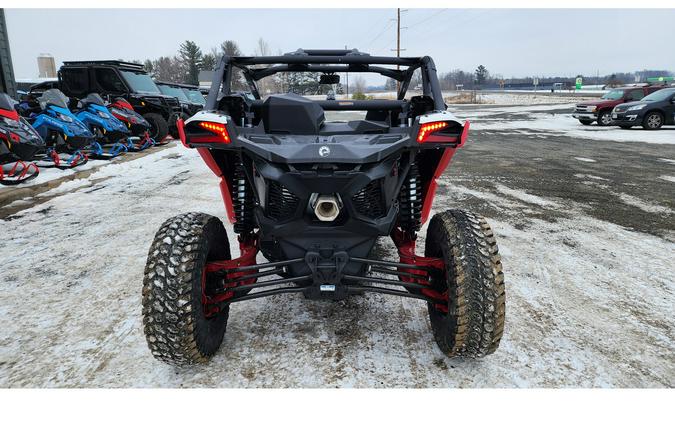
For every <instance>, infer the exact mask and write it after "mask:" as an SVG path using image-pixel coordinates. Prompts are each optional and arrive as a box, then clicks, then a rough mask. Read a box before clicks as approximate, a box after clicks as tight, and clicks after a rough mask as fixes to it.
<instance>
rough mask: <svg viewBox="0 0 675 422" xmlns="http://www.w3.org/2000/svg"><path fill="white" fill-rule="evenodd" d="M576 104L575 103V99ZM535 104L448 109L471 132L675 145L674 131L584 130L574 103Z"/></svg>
mask: <svg viewBox="0 0 675 422" xmlns="http://www.w3.org/2000/svg"><path fill="white" fill-rule="evenodd" d="M572 100H575V99H572ZM555 101H556V102H555V103H553V104H551V103H550V100H549V103H548V104H547V103H539V102H537V103H535V104H534V105H499V104H488V105H484V106H475V105H457V104H452V105H450V106H449V109H450V110H451V111H452V112H453V113H454V114H456V115H457V117H459V118H461V119H469V120H470V121H471V129H472V130H476V131H484V132H488V133H499V132H511V133H513V132H517V133H520V134H523V135H528V136H532V137H541V138H545V137H548V136H569V137H574V138H582V139H589V140H594V141H616V142H647V143H654V144H675V127H673V126H665V127H663V128H662V129H661V130H657V131H646V130H644V129H642V127H635V128H632V129H630V130H624V129H621V128H619V127H616V126H604V127H603V126H597V125H595V124H594V125H591V126H584V125H582V124H581V123H579V121H578V120H577V119H575V118H573V117H572V111H573V109H574V103H575V102H578V101H570V102H561V101H560V100H559V99H558V98H556V99H555Z"/></svg>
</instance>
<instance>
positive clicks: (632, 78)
mask: <svg viewBox="0 0 675 422" xmlns="http://www.w3.org/2000/svg"><path fill="white" fill-rule="evenodd" d="M253 54H254V55H256V56H271V55H272V50H271V48H270V46H269V44H268V43H267V42H266V41H265V40H264V39H262V38H260V39H258V42H257V43H256V48H255V51H254V52H253ZM281 54H282V52H281V51H278V52H277V55H281ZM223 55H228V56H241V55H243V53H242V50H241V48H239V45H238V44H237V42H236V41H233V40H225V41H223V42H222V43H221V44H220V45H218V46H216V47H211V48H210V49H209V50H208V51H204V50H202V49H201V48H200V47H199V46H198V45H197V44H196V43H195V42H194V41H190V40H186V41H184V42H183V43H181V44H180V46H179V47H178V52H177V54H175V55H173V56H162V57H159V58H156V59H154V60H151V59H146V60H145V62H143V64H144V66H145V69H146V70H147V71H148V73H150V74H151V75H152V76H153V77H154V78H156V79H158V80H161V81H167V82H177V83H186V84H191V85H198V84H199V72H200V71H201V70H213V69H214V68H215V67H216V65H217V64H218V59H219V58H220V57H221V56H223ZM673 75H674V74H673V72H670V71H668V70H641V71H637V72H621V73H613V74H610V75H603V76H599V75H577V76H576V77H582V78H583V81H584V82H583V83H584V85H604V86H609V87H612V86H618V85H622V84H626V83H633V82H636V81H637V82H644V81H646V80H647V78H652V77H659V76H673ZM319 77H320V74H319V73H316V72H287V73H277V74H276V75H273V76H270V77H266V78H263V79H261V80H260V81H257V85H258V90H259V91H260V93H261V94H262V95H266V94H270V93H277V92H294V93H296V94H300V95H312V94H317V95H321V94H323V95H325V94H326V93H328V92H329V91H331V90H333V91H335V93H337V94H342V93H343V92H344V91H345V87H343V86H342V85H341V84H337V85H333V86H331V85H322V84H320V83H319ZM576 77H539V78H537V79H538V82H539V85H541V86H545V85H551V84H552V83H557V82H563V83H570V84H572V85H573V84H574V81H575V79H576ZM534 81H535V78H534V77H519V78H517V77H511V78H504V77H503V76H502V75H500V74H491V73H490V72H489V71H488V69H487V68H486V67H485V66H484V65H479V66H478V67H477V68H476V69H475V70H474V71H467V70H462V69H453V70H450V71H448V72H441V73H439V82H440V85H441V89H443V90H455V89H459V88H463V89H480V88H495V87H508V86H509V85H513V86H516V85H520V86H527V85H533V84H534ZM421 84H422V75H421V74H420V71H419V69H418V70H417V71H416V72H415V73H414V75H413V78H412V80H411V83H410V88H412V89H415V88H417V87H419V86H421ZM232 89H233V90H239V91H247V90H248V84H247V83H246V79H245V78H244V75H243V73H242V72H241V70H239V69H235V71H234V73H233V77H232ZM372 89H384V90H387V91H393V90H395V89H396V81H394V80H393V79H389V78H388V79H387V81H386V83H385V85H384V86H380V87H367V86H366V81H365V80H364V79H363V77H362V76H359V75H354V77H353V79H352V80H351V83H350V86H349V92H350V93H351V94H357V95H359V94H363V93H364V92H366V91H369V90H372Z"/></svg>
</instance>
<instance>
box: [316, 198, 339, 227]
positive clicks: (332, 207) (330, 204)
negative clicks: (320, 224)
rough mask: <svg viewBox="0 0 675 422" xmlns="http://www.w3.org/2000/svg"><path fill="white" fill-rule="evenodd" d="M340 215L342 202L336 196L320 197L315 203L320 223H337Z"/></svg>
mask: <svg viewBox="0 0 675 422" xmlns="http://www.w3.org/2000/svg"><path fill="white" fill-rule="evenodd" d="M339 214H340V202H339V201H338V199H337V197H335V196H334V195H320V196H319V197H318V198H317V199H316V202H315V203H314V215H316V218H318V219H319V220H320V221H335V219H336V218H337V217H338V215H339Z"/></svg>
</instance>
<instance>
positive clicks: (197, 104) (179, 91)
mask: <svg viewBox="0 0 675 422" xmlns="http://www.w3.org/2000/svg"><path fill="white" fill-rule="evenodd" d="M155 83H156V84H157V87H158V88H159V90H160V91H161V92H162V94H164V95H170V96H172V97H174V98H176V99H177V100H178V102H180V104H181V107H182V109H183V112H184V113H185V114H187V117H190V116H192V115H193V114H195V113H196V112H198V111H199V110H201V109H202V108H204V104H206V100H204V97H203V96H202V95H201V94H200V93H198V95H199V98H200V99H201V101H195V100H194V99H193V98H194V96H193V95H192V94H190V96H188V92H186V89H184V88H186V87H189V88H195V89H197V87H193V86H192V85H184V84H177V83H173V82H164V81H155ZM181 117H183V118H184V119H185V118H187V117H185V116H181Z"/></svg>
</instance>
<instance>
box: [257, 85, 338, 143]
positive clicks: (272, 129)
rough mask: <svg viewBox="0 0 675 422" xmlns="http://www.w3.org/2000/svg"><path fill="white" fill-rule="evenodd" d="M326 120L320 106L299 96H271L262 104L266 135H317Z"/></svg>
mask: <svg viewBox="0 0 675 422" xmlns="http://www.w3.org/2000/svg"><path fill="white" fill-rule="evenodd" d="M325 120H326V117H325V116H324V113H323V108H321V106H320V105H319V104H317V103H315V102H314V101H312V100H308V99H306V98H304V97H301V96H300V95H297V94H280V95H270V96H269V97H268V98H267V99H266V100H265V101H264V102H263V104H262V121H263V125H264V127H265V132H266V133H278V134H284V133H286V134H292V135H316V134H318V133H319V131H320V129H321V126H322V125H323V124H324V121H325Z"/></svg>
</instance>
